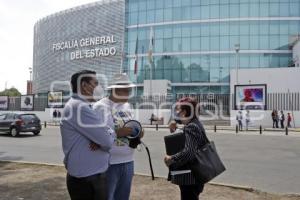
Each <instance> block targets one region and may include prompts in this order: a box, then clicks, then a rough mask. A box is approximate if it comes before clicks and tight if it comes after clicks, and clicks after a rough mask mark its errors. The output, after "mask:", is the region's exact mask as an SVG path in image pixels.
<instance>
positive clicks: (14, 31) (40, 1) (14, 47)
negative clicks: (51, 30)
mask: <svg viewBox="0 0 300 200" xmlns="http://www.w3.org/2000/svg"><path fill="white" fill-rule="evenodd" d="M95 1H96V0H0V91H2V90H4V89H5V85H6V86H7V88H11V87H15V88H17V89H18V90H19V91H20V92H21V93H22V94H25V93H26V81H27V80H29V79H30V72H29V68H30V67H32V60H33V26H34V24H35V23H36V22H37V21H38V20H39V19H41V18H43V17H46V16H47V15H50V14H53V13H55V12H59V11H61V10H65V9H68V8H72V7H75V6H79V5H82V4H86V3H91V2H95Z"/></svg>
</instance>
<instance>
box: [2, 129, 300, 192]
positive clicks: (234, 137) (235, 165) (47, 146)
mask: <svg viewBox="0 0 300 200" xmlns="http://www.w3.org/2000/svg"><path fill="white" fill-rule="evenodd" d="M168 134H169V133H168V131H167V129H160V130H159V131H156V130H155V129H151V128H149V129H146V134H145V137H144V139H143V141H144V142H145V143H146V144H147V145H148V147H149V149H150V152H151V157H152V164H153V168H154V174H155V176H162V177H166V176H167V173H168V171H167V168H166V167H165V165H164V163H163V157H164V155H165V147H164V142H163V137H164V136H165V135H168ZM208 137H209V138H210V139H211V140H213V141H214V142H215V144H216V146H217V150H218V152H219V154H220V156H221V158H222V159H223V161H224V164H225V165H226V168H227V170H226V172H224V173H223V174H222V175H220V176H219V177H217V178H216V179H214V180H213V182H217V183H225V184H234V185H242V186H248V187H253V188H255V189H259V190H263V191H266V192H273V193H293V194H294V193H297V194H300V145H299V144H300V133H291V134H289V135H288V136H285V135H284V132H278V131H277V132H263V135H259V133H258V132H239V133H238V134H235V132H233V131H222V130H219V131H217V133H214V132H213V131H208ZM0 160H14V161H29V162H46V163H55V164H62V160H63V154H62V150H61V138H60V133H59V128H58V127H48V128H46V129H44V130H43V131H42V132H41V135H40V136H33V134H31V133H27V134H23V135H21V136H20V137H18V138H13V137H10V136H9V135H7V134H3V135H0ZM135 172H136V173H141V174H147V175H150V168H149V162H148V157H147V153H146V151H145V149H143V148H142V149H140V150H139V151H137V152H136V153H135Z"/></svg>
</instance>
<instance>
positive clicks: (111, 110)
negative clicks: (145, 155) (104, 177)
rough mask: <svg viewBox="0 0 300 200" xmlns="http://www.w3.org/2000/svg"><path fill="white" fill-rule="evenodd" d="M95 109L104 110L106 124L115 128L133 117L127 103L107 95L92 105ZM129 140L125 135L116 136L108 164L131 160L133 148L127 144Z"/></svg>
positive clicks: (120, 126)
mask: <svg viewBox="0 0 300 200" xmlns="http://www.w3.org/2000/svg"><path fill="white" fill-rule="evenodd" d="M93 108H94V109H95V110H96V111H99V112H101V110H102V112H103V111H104V112H105V118H106V119H105V120H107V125H108V126H109V127H110V128H112V129H114V130H117V129H118V128H122V127H123V125H124V123H125V122H127V121H129V120H131V119H133V112H132V109H131V106H130V104H129V103H115V102H113V101H111V100H110V99H109V98H108V97H105V98H103V99H101V100H100V101H98V102H96V103H95V104H94V105H93ZM128 144H129V140H128V139H127V138H125V137H122V138H117V139H116V141H115V142H114V144H113V146H112V148H111V149H110V164H120V163H126V162H131V161H133V153H134V149H132V148H130V147H129V146H128Z"/></svg>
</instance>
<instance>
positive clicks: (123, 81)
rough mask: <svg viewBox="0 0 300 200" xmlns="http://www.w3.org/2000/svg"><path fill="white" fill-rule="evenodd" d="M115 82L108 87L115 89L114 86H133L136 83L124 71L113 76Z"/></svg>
mask: <svg viewBox="0 0 300 200" xmlns="http://www.w3.org/2000/svg"><path fill="white" fill-rule="evenodd" d="M112 82H113V84H112V85H110V86H108V87H107V89H114V88H132V87H135V86H136V85H135V84H133V83H132V82H131V81H130V80H129V78H128V76H127V74H125V73H122V74H116V75H115V76H114V78H113V81H112Z"/></svg>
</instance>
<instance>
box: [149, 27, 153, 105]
mask: <svg viewBox="0 0 300 200" xmlns="http://www.w3.org/2000/svg"><path fill="white" fill-rule="evenodd" d="M153 44H154V34H153V27H152V26H151V28H150V42H149V52H148V59H149V64H150V99H151V100H152V70H153V63H154V62H153V61H154V59H153Z"/></svg>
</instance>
